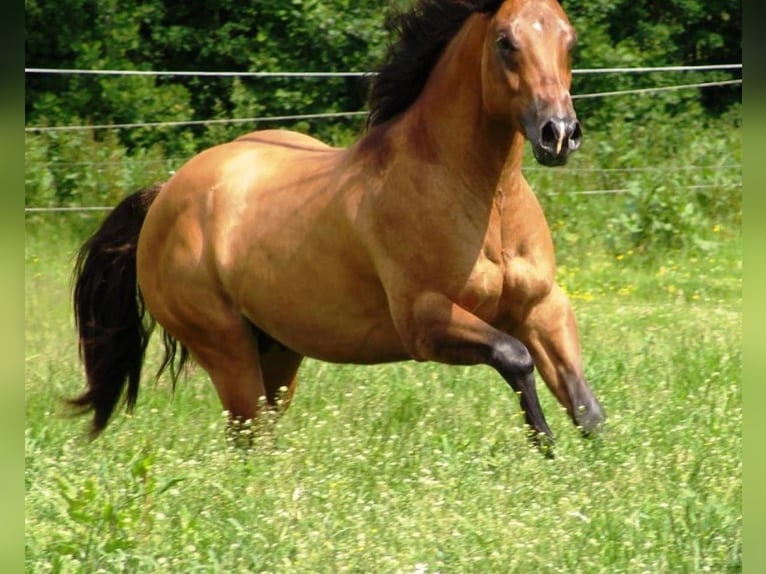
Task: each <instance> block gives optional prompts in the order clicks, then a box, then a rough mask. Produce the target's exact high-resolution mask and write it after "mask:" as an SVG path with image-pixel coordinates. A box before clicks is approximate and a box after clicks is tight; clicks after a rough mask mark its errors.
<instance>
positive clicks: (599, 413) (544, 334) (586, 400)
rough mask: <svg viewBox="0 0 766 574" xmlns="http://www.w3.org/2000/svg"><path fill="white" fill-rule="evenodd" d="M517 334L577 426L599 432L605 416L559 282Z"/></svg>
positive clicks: (587, 433)
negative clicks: (587, 375)
mask: <svg viewBox="0 0 766 574" xmlns="http://www.w3.org/2000/svg"><path fill="white" fill-rule="evenodd" d="M516 334H517V335H518V336H519V339H521V340H522V341H524V343H525V344H526V346H527V348H528V349H529V351H530V353H532V356H533V357H534V360H535V365H536V366H537V370H538V371H539V372H540V375H541V376H542V377H543V380H544V381H545V382H546V384H547V385H548V388H550V390H551V392H553V394H554V395H555V396H556V398H557V399H558V401H559V402H560V403H561V404H562V405H563V406H564V407H565V408H566V410H567V413H569V416H570V417H571V419H572V421H573V422H574V423H575V425H577V426H578V427H580V429H581V430H582V431H583V433H584V434H585V435H586V436H587V435H589V434H591V433H593V432H594V431H596V430H597V429H598V427H599V426H600V425H601V423H603V422H604V420H605V419H606V415H605V414H604V410H603V409H602V408H601V404H599V402H598V400H597V399H596V396H595V395H594V394H593V391H592V390H591V388H590V387H589V386H588V383H587V381H586V380H585V376H584V374H583V366H582V356H581V351H580V340H579V336H578V333H577V324H576V321H575V317H574V313H573V312H572V307H571V305H570V304H569V300H568V299H567V297H566V295H565V294H564V293H563V292H562V291H561V289H560V288H559V287H558V285H554V287H553V289H552V290H551V292H550V293H549V294H548V295H547V296H546V297H545V298H543V299H542V300H541V301H540V302H539V303H537V304H536V305H535V306H534V307H533V308H532V309H531V310H530V312H529V313H528V315H527V316H526V317H525V319H524V321H523V323H522V324H521V325H520V326H519V328H518V329H517V331H516Z"/></svg>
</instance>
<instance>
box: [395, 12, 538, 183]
mask: <svg viewBox="0 0 766 574" xmlns="http://www.w3.org/2000/svg"><path fill="white" fill-rule="evenodd" d="M486 27H487V19H486V17H484V16H483V15H480V14H476V15H473V16H472V17H470V18H469V19H468V20H467V21H466V23H465V25H464V26H463V28H462V29H461V30H460V32H458V34H457V35H456V36H455V38H454V39H453V41H452V42H451V43H450V44H449V45H448V46H447V48H446V49H445V52H444V54H443V56H442V58H441V59H440V61H439V62H438V63H437V65H436V66H435V67H434V70H433V71H432V72H431V77H430V78H429V80H428V82H427V83H426V85H425V87H424V88H423V92H422V94H421V96H420V97H419V98H418V100H417V101H416V102H415V103H414V104H413V105H412V106H411V107H410V108H409V109H408V110H407V111H406V112H405V113H404V117H403V118H402V119H401V123H400V126H401V129H402V130H403V131H404V132H405V137H403V138H402V140H401V142H402V145H404V146H409V147H411V148H412V150H411V155H412V157H426V158H428V157H430V158H433V159H435V160H436V161H438V163H439V165H440V166H441V167H442V169H444V170H445V172H451V173H448V174H445V175H449V176H452V179H453V180H454V181H456V182H458V181H459V182H463V183H465V184H466V185H469V186H475V189H473V190H472V191H476V192H477V193H479V194H489V195H493V194H494V192H495V191H496V190H497V188H498V186H502V185H503V182H506V181H508V180H509V179H510V178H516V177H520V175H521V158H522V155H523V149H524V141H525V140H524V136H523V134H522V133H521V132H520V131H518V130H517V129H512V128H511V129H509V127H508V126H500V125H498V124H497V123H496V122H493V120H492V118H489V117H487V115H486V113H485V108H484V103H483V95H482V65H481V64H482V62H481V59H482V53H483V45H484V39H485V35H486V33H487V32H486Z"/></svg>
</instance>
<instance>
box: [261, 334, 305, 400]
mask: <svg viewBox="0 0 766 574" xmlns="http://www.w3.org/2000/svg"><path fill="white" fill-rule="evenodd" d="M302 360H303V355H299V354H298V353H296V352H294V351H291V350H290V349H287V348H285V347H283V346H281V345H280V344H279V343H274V344H272V345H271V346H270V347H269V348H268V349H267V350H264V351H263V352H262V353H261V371H262V373H263V382H264V386H265V388H266V400H267V401H268V403H269V404H270V405H272V406H275V407H277V408H278V409H279V411H280V412H284V411H285V409H287V407H288V406H290V401H291V400H292V398H293V395H294V394H295V387H296V386H297V384H298V368H299V367H300V365H301V361H302Z"/></svg>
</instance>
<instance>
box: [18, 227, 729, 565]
mask: <svg viewBox="0 0 766 574" xmlns="http://www.w3.org/2000/svg"><path fill="white" fill-rule="evenodd" d="M70 217H85V218H88V217H89V218H91V219H90V220H89V221H86V222H85V223H84V224H83V225H82V226H81V227H87V225H86V224H89V225H92V224H95V221H96V220H97V219H98V217H99V216H97V215H96V216H93V215H88V216H81V215H79V214H67V215H63V216H62V215H61V214H49V215H42V216H39V217H34V218H32V217H30V218H28V221H27V242H26V267H25V269H26V309H25V312H26V323H27V327H26V373H27V374H26V389H25V391H26V430H25V451H26V460H25V464H26V468H25V484H26V548H25V550H26V569H25V570H26V571H27V572H35V573H38V572H39V573H43V572H87V573H99V572H131V573H138V572H183V573H192V572H211V573H212V572H227V573H234V572H242V573H244V572H264V573H265V572H270V573H283V572H284V573H287V572H291V573H292V572H300V573H304V572H317V573H324V572H327V573H341V572H375V573H377V572H381V573H392V574H394V573H401V574H414V573H418V574H424V573H431V574H433V573H436V572H440V573H442V574H447V573H474V572H476V573H495V572H502V573H505V572H520V573H533V572H534V573H567V574H570V573H583V574H595V573H601V572H603V573H606V572H609V573H619V572H626V573H628V572H629V573H644V572H646V573H652V574H655V573H658V572H668V573H669V572H673V573H675V572H712V573H725V572H739V571H741V554H742V549H741V528H742V509H741V489H742V460H741V453H742V437H741V431H742V401H741V364H742V351H741V346H742V345H741V343H742V327H741V321H742V315H741V305H742V294H741V289H742V283H741V261H742V259H741V238H740V234H739V233H738V232H736V230H735V231H733V232H732V231H731V230H730V231H729V232H728V233H726V232H723V231H721V230H719V229H712V230H709V233H708V235H710V236H711V237H713V238H714V239H715V240H711V241H709V242H708V245H707V247H706V250H696V251H695V250H675V251H674V250H666V251H665V252H664V253H663V254H662V256H656V257H647V256H646V255H642V254H640V253H638V252H635V251H632V250H625V251H623V252H620V253H619V254H617V255H615V254H613V253H610V252H609V251H608V250H599V251H596V252H593V253H587V252H578V253H579V255H577V256H575V251H574V250H570V251H571V252H570V253H569V254H568V255H567V253H568V252H567V250H566V246H565V248H564V250H563V253H564V255H565V256H564V257H560V258H559V259H560V269H559V280H560V282H561V283H562V284H563V286H564V288H565V289H566V291H567V292H568V293H569V295H570V297H571V299H572V301H573V304H574V306H575V310H576V314H577V317H578V322H579V326H580V334H581V339H582V346H583V350H584V360H585V365H586V372H587V374H588V378H589V380H590V382H591V384H592V386H593V388H594V390H595V392H596V394H597V395H598V396H599V398H600V400H601V402H602V404H603V405H604V407H605V409H606V411H607V414H608V417H609V419H608V422H607V425H606V427H605V429H604V432H603V433H602V434H601V435H600V436H598V437H597V438H595V439H592V440H584V439H583V438H581V437H580V436H579V434H578V432H577V430H576V429H575V428H574V427H573V426H572V425H571V423H570V422H569V420H568V419H567V418H566V416H565V413H563V412H562V410H561V408H560V407H559V406H558V404H557V403H556V402H555V400H554V399H553V397H552V396H551V394H550V393H549V392H548V391H547V389H545V387H544V384H543V383H542V381H541V380H539V379H538V384H539V388H540V395H541V402H542V404H543V409H544V411H545V413H546V415H547V418H548V422H549V424H550V425H551V427H552V429H553V431H554V433H555V435H556V439H557V443H556V458H555V459H553V460H548V459H545V458H543V457H542V456H540V454H539V453H538V452H536V451H535V450H534V449H533V448H531V447H530V446H529V445H528V443H527V441H526V439H525V436H524V429H523V426H522V419H521V416H520V413H519V409H518V404H517V401H516V400H515V397H514V396H513V395H512V393H511V392H510V390H509V389H508V388H507V386H506V384H505V383H504V382H503V381H502V380H501V379H500V377H499V376H498V375H497V374H496V373H494V372H493V371H492V370H491V369H489V368H484V367H465V368H463V367H448V366H442V365H436V364H416V363H397V364H390V365H381V366H372V367H355V366H343V365H329V364H325V363H320V362H316V361H307V362H306V363H304V366H303V368H302V371H301V383H300V385H299V388H298V392H297V395H296V398H295V400H294V402H293V404H292V406H291V407H290V409H289V410H288V411H287V412H286V413H285V414H284V415H283V416H282V417H280V418H278V419H276V420H274V422H273V425H271V428H270V430H269V431H265V434H264V436H263V437H262V438H261V440H259V441H258V442H257V443H256V445H255V446H254V447H253V448H252V449H251V450H250V451H244V450H242V449H237V448H235V447H233V446H231V445H229V444H228V443H227V442H226V439H225V433H224V428H225V417H224V414H223V413H222V412H221V410H220V404H219V402H218V400H217V398H216V396H215V393H214V391H213V389H212V386H211V385H210V383H209V382H208V380H207V379H206V376H205V374H204V372H202V371H200V370H195V369H192V370H191V371H190V372H189V373H188V375H187V377H186V379H185V380H184V381H183V382H182V383H180V384H179V386H178V388H177V389H176V391H175V393H172V392H171V389H170V384H169V383H168V382H167V381H164V380H160V381H159V383H157V384H155V383H154V382H153V379H152V376H151V375H152V373H153V370H154V369H156V367H157V366H158V365H159V361H158V353H159V348H158V347H159V338H158V337H155V340H154V343H155V345H152V347H151V348H150V356H149V359H148V361H147V364H146V368H145V378H144V382H143V386H142V389H141V393H140V395H139V400H138V406H137V409H136V411H135V412H134V413H133V415H132V416H126V415H125V414H123V412H120V413H119V414H118V415H117V416H116V417H115V420H114V421H113V423H112V424H111V426H110V427H109V428H108V429H107V430H106V432H105V433H104V434H103V435H102V436H101V437H100V438H99V439H97V440H96V441H94V442H88V441H87V439H86V438H85V431H86V422H87V420H86V419H82V418H74V419H73V418H69V417H67V416H65V415H66V409H64V408H62V404H61V398H62V397H71V396H72V395H74V394H77V393H78V392H79V391H80V390H81V388H82V385H83V374H82V371H81V368H80V365H79V362H78V358H77V347H76V338H75V333H74V328H73V324H72V319H71V312H70V305H69V301H70V291H69V278H70V273H71V268H72V262H73V260H72V257H73V252H74V250H75V249H76V246H77V244H78V242H79V241H81V240H82V238H83V237H84V236H83V235H82V234H81V233H79V232H72V231H71V229H73V228H77V226H70V225H64V224H62V223H61V221H62V218H70ZM552 227H553V228H554V230H555V228H556V220H555V218H554V220H553V221H552ZM733 229H736V228H733ZM564 231H565V230H563V231H562V232H561V234H560V235H559V243H561V242H562V241H561V237H563V238H564V239H566V237H567V235H566V234H564ZM554 235H555V234H554Z"/></svg>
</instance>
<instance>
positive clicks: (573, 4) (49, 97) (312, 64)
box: [26, 0, 741, 152]
mask: <svg viewBox="0 0 766 574" xmlns="http://www.w3.org/2000/svg"><path fill="white" fill-rule="evenodd" d="M407 4H408V2H407V1H400V2H390V3H388V4H386V3H385V2H375V1H372V0H361V1H360V0H329V1H328V0H325V1H319V0H289V1H285V0H260V1H257V2H251V3H242V2H234V1H233V0H216V1H215V2H213V1H210V0H205V1H199V2H179V1H176V0H148V1H147V0H140V1H138V0H121V1H120V2H117V1H116V0H98V1H96V0H60V1H59V2H55V3H51V2H43V1H41V0H29V1H28V2H27V3H26V65H27V66H28V67H49V68H82V69H129V70H209V71H258V72H284V71H305V70H311V71H369V70H373V69H374V68H375V66H376V63H377V62H379V61H380V59H381V58H382V57H383V54H384V52H385V47H386V34H385V31H384V27H383V25H382V24H383V21H384V17H385V14H386V12H387V11H388V10H390V9H392V7H393V6H394V5H399V6H406V5H407ZM566 8H567V11H568V13H569V15H570V17H571V19H572V20H573V22H574V23H575V25H576V27H577V28H578V30H579V36H580V42H579V46H578V49H577V52H576V60H575V65H576V67H581V68H583V67H601V66H617V65H619V66H637V65H664V64H702V63H738V62H740V61H741V7H740V4H739V1H738V0H712V1H706V2H703V1H702V0H672V1H669V2H663V3H661V4H659V5H658V4H657V3H656V2H652V1H649V0H617V1H614V0H588V1H587V2H586V1H584V0H572V1H569V2H566ZM719 76H724V77H731V74H719ZM688 77H689V76H685V77H684V78H685V79H687V78H688ZM705 77H706V79H708V78H710V77H711V76H710V74H708V75H706V76H705ZM658 79H659V78H657V77H647V76H640V77H639V76H633V77H631V76H580V77H577V78H576V91H578V92H582V93H585V92H589V91H599V90H604V89H619V88H626V87H633V86H639V85H656V83H657V81H658ZM739 97H740V91H739V88H738V87H735V88H722V89H718V90H705V91H703V92H701V93H698V92H687V93H686V94H683V95H680V96H679V101H678V102H677V104H679V105H684V106H686V105H688V103H689V100H690V99H693V100H698V101H700V102H701V103H702V104H703V105H704V106H705V109H706V110H707V111H708V112H710V113H720V112H721V111H723V110H724V109H726V107H728V106H729V105H730V104H731V103H732V102H733V101H736V100H738V99H739ZM365 99H366V86H365V85H364V81H363V80H360V79H359V78H339V79H326V78H324V79H297V78H250V79H248V78H243V79H236V78H214V77H151V76H145V77H144V76H142V77H137V76H103V75H55V76H52V75H40V74H27V75H26V117H27V124H28V125H43V124H51V125H54V124H58V125H62V124H70V123H80V122H85V123H95V124H105V123H125V122H142V121H173V120H189V119H194V120H206V119H211V118H214V117H253V116H263V115H278V114H280V115H283V114H295V113H313V112H331V111H353V110H363V109H364V108H365ZM605 105H606V106H610V107H609V108H608V109H602V108H604V106H605ZM581 106H582V107H584V108H588V111H589V112H590V113H591V114H592V113H597V112H599V113H601V114H602V115H603V116H604V118H605V119H607V118H613V117H615V116H624V115H625V114H626V113H627V114H630V113H635V112H630V111H629V109H627V107H626V106H625V105H624V102H623V103H620V102H616V101H613V102H610V103H605V102H603V101H602V102H585V101H584V102H583V103H582V104H581ZM671 107H672V105H671ZM596 108H598V109H596ZM623 108H625V109H623ZM655 111H656V110H655ZM670 111H672V110H670ZM341 125H342V124H341ZM358 125H359V122H358V121H352V122H349V123H348V125H347V126H346V127H347V128H348V129H349V130H350V131H354V130H356V129H358ZM327 126H328V124H327V123H326V122H323V123H321V124H320V123H317V124H316V125H313V126H312V125H308V126H304V127H306V128H309V129H313V130H314V131H317V132H319V134H320V135H323V136H325V137H329V138H330V139H336V140H337V139H343V137H344V134H343V133H337V130H338V129H340V130H341V132H343V131H344V130H343V129H342V128H338V126H337V125H336V126H335V127H334V128H329V127H327ZM249 127H252V126H249ZM249 127H245V128H243V127H242V126H229V127H226V128H221V127H216V128H209V129H203V128H195V129H194V130H191V129H190V130H187V132H188V133H190V134H192V135H193V137H194V139H196V140H199V139H202V140H203V142H201V143H203V145H204V144H206V143H209V141H207V140H220V139H221V138H225V137H229V136H231V135H233V134H234V133H239V132H241V131H242V130H243V129H249ZM328 130H329V132H330V133H323V132H327V131H328ZM334 130H335V131H334ZM178 133H179V130H174V131H173V133H172V137H170V136H169V134H168V132H167V131H160V130H138V131H136V130H131V131H125V132H124V133H123V134H122V136H121V137H122V138H123V141H124V143H125V144H126V145H129V146H131V147H133V146H137V145H138V146H147V145H151V144H154V143H157V142H158V141H162V142H164V143H165V144H166V145H169V144H170V142H171V141H173V142H175V141H179V137H178ZM345 135H348V134H345ZM171 147H172V146H171ZM169 151H171V152H172V151H179V150H169Z"/></svg>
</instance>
